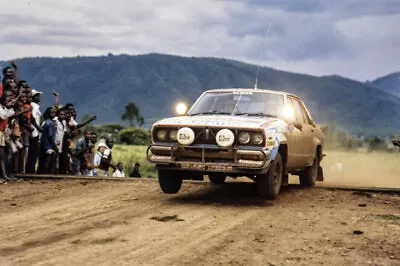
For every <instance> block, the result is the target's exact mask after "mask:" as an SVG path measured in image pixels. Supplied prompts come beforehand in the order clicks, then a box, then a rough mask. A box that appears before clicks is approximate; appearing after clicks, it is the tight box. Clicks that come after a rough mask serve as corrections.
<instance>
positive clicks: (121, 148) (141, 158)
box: [112, 145, 157, 177]
mask: <svg viewBox="0 0 400 266" xmlns="http://www.w3.org/2000/svg"><path fill="white" fill-rule="evenodd" d="M146 149H147V147H146V146H134V145H115V146H114V148H113V150H112V151H113V153H112V156H113V162H114V163H119V162H120V163H122V165H123V166H124V172H125V176H128V175H129V173H130V172H131V171H132V168H133V165H134V164H135V163H140V173H141V175H142V177H157V171H156V168H155V166H154V164H152V163H150V162H149V161H147V158H146Z"/></svg>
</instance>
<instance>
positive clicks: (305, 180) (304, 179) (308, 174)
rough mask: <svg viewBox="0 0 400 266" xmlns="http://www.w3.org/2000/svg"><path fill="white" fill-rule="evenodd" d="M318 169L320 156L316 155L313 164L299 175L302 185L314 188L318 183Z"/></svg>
mask: <svg viewBox="0 0 400 266" xmlns="http://www.w3.org/2000/svg"><path fill="white" fill-rule="evenodd" d="M318 167H319V159H318V154H315V157H314V161H313V164H312V165H311V166H309V167H307V168H306V169H305V170H303V171H302V172H301V173H300V175H299V179H300V185H302V186H305V187H314V186H315V184H316V182H317V176H318Z"/></svg>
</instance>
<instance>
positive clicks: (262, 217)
mask: <svg viewBox="0 0 400 266" xmlns="http://www.w3.org/2000/svg"><path fill="white" fill-rule="evenodd" d="M254 194H255V186H254V185H253V184H251V183H230V184H225V185H223V186H221V187H216V186H213V185H210V184H204V183H198V184H196V183H184V185H183V187H182V190H181V192H180V193H179V194H176V195H166V194H162V193H161V192H160V190H159V187H158V183H157V182H153V181H133V182H111V181H107V182H104V181H94V182H93V181H76V180H75V181H38V180H37V181H31V182H29V181H21V182H16V183H12V184H7V185H1V186H0V232H1V235H0V240H1V241H0V264H1V265H60V264H62V265H98V264H101V265H173V264H179V265H215V264H218V265H219V264H231V265H320V264H325V265H366V264H373V265H400V248H399V247H400V196H399V195H398V194H397V195H394V194H379V193H365V192H361V193H360V192H352V191H339V190H328V189H321V188H314V189H303V188H301V187H299V186H297V185H292V186H290V187H288V188H286V189H284V190H283V192H282V193H281V195H280V198H279V199H278V200H275V201H264V200H260V199H258V198H257V197H256V196H254Z"/></svg>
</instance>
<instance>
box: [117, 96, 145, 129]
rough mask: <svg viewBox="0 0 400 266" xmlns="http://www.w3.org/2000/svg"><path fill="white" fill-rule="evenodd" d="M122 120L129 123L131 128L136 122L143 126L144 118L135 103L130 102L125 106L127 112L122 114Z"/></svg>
mask: <svg viewBox="0 0 400 266" xmlns="http://www.w3.org/2000/svg"><path fill="white" fill-rule="evenodd" d="M121 119H122V120H123V121H126V120H127V121H129V124H130V126H134V125H135V123H134V121H136V122H137V123H138V124H139V125H143V123H144V118H143V116H141V115H140V112H139V108H138V107H137V105H136V104H135V103H134V102H129V103H128V104H127V105H126V106H125V112H124V113H123V114H122V116H121Z"/></svg>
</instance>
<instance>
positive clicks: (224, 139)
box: [215, 129, 235, 147]
mask: <svg viewBox="0 0 400 266" xmlns="http://www.w3.org/2000/svg"><path fill="white" fill-rule="evenodd" d="M215 137H216V142H217V144H218V145H219V146H221V147H229V146H231V145H232V144H233V142H234V141H235V135H234V134H233V132H232V131H231V130H229V129H221V130H220V131H218V133H217V135H216V136H215Z"/></svg>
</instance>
